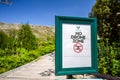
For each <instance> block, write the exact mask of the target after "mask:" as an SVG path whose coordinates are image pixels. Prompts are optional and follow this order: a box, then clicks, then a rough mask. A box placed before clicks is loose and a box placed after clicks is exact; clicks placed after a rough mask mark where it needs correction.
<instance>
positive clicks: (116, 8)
mask: <svg viewBox="0 0 120 80" xmlns="http://www.w3.org/2000/svg"><path fill="white" fill-rule="evenodd" d="M118 12H120V1H118V0H96V3H95V5H94V6H93V9H92V13H93V17H96V18H97V19H98V35H99V36H100V37H101V38H104V39H105V38H108V39H109V40H110V41H109V43H112V42H120V27H119V26H118V23H119V22H120V15H117V13H118ZM119 24H120V23H119Z"/></svg>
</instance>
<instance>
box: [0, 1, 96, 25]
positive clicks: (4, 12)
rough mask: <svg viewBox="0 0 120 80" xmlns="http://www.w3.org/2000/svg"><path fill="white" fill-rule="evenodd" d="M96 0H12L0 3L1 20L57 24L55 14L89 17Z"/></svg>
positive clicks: (16, 22) (19, 22) (5, 21)
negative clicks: (8, 2)
mask: <svg viewBox="0 0 120 80" xmlns="http://www.w3.org/2000/svg"><path fill="white" fill-rule="evenodd" d="M95 1H96V0H12V4H11V5H5V4H0V22H4V23H12V24H26V23H29V24H33V25H44V26H55V16H72V17H88V13H89V12H91V10H92V7H93V6H94V4H95Z"/></svg>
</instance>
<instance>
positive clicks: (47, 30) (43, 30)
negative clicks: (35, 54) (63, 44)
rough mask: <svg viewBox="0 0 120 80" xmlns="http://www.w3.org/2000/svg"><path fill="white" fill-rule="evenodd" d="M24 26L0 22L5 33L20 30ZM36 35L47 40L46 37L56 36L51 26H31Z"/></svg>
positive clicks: (0, 27) (0, 26)
mask: <svg viewBox="0 0 120 80" xmlns="http://www.w3.org/2000/svg"><path fill="white" fill-rule="evenodd" d="M21 26H22V24H7V23H3V22H0V29H1V30H3V31H4V32H5V33H7V32H9V30H11V29H15V30H19V29H20V27H21ZM30 26H31V29H32V31H33V33H34V35H35V36H36V37H37V38H42V39H45V38H46V36H54V33H55V29H54V27H50V26H39V25H30Z"/></svg>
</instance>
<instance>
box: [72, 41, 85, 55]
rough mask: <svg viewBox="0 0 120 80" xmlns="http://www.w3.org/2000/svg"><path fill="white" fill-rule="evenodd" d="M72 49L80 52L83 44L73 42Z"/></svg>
mask: <svg viewBox="0 0 120 80" xmlns="http://www.w3.org/2000/svg"><path fill="white" fill-rule="evenodd" d="M73 49H74V51H75V52H76V53H80V52H82V50H83V45H82V44H81V43H79V42H77V43H75V44H74V46H73Z"/></svg>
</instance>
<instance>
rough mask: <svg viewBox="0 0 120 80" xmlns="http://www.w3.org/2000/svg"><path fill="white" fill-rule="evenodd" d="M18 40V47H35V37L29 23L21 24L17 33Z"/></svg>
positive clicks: (29, 48)
mask: <svg viewBox="0 0 120 80" xmlns="http://www.w3.org/2000/svg"><path fill="white" fill-rule="evenodd" d="M18 40H19V44H20V47H24V48H26V49H28V50H32V49H35V48H36V37H35V35H33V33H32V31H31V28H30V25H28V24H25V25H22V27H21V29H20V30H19V33H18Z"/></svg>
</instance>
